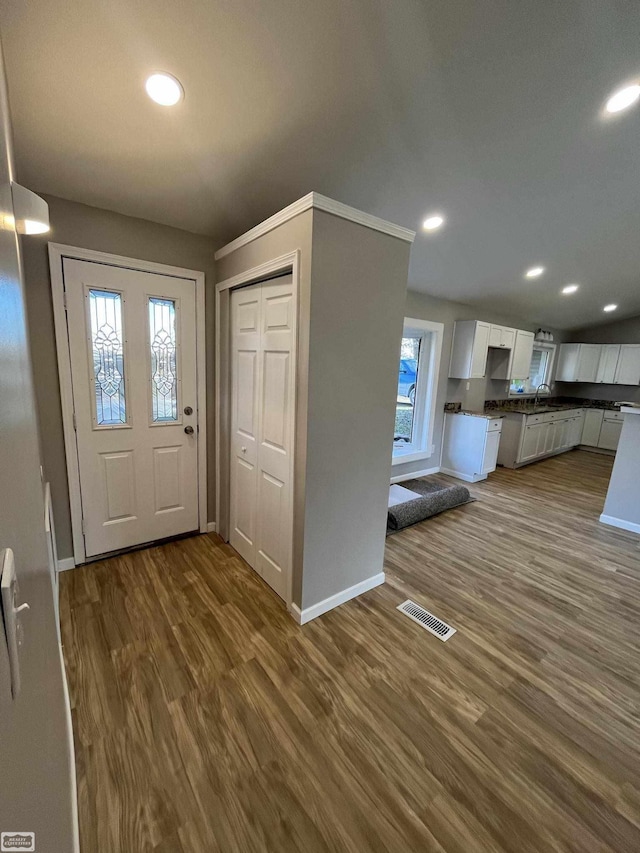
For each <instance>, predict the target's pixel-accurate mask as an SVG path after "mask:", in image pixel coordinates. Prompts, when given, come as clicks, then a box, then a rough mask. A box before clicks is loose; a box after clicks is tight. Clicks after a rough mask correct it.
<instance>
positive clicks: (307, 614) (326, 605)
mask: <svg viewBox="0 0 640 853" xmlns="http://www.w3.org/2000/svg"><path fill="white" fill-rule="evenodd" d="M383 583H384V572H380V574H378V575H374V576H373V577H371V578H367V579H366V580H364V581H360V583H357V584H355V585H354V586H350V587H349V588H348V589H343V590H342V592H338V593H336V594H335V595H332V596H330V597H329V598H325V599H324V601H319V602H318V603H317V604H314V605H313V606H312V607H305V609H304V610H300V608H299V607H298V605H297V604H292V605H291V613H292V614H293V618H294V619H295V620H296V622H297V623H298V625H305V624H306V623H307V622H311V620H312V619H316V618H317V617H318V616H322V614H323V613H327V612H328V611H329V610H333V608H334V607H338V606H339V605H340V604H344V603H345V601H349V600H350V599H352V598H356V597H357V596H358V595H362V593H363V592H368V591H369V590H370V589H373V588H374V587H375V586H380V584H383Z"/></svg>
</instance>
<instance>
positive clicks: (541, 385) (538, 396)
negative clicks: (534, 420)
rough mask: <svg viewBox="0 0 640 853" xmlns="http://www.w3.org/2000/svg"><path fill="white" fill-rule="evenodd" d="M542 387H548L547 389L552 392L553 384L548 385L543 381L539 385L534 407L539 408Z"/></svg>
mask: <svg viewBox="0 0 640 853" xmlns="http://www.w3.org/2000/svg"><path fill="white" fill-rule="evenodd" d="M541 388H546V389H547V391H548V392H549V393H551V386H550V385H547V383H546V382H541V383H540V385H538V387H537V388H536V396H535V397H534V398H533V408H534V409H537V408H538V401H539V399H540V389H541Z"/></svg>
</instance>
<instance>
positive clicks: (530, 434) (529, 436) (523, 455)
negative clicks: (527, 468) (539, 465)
mask: <svg viewBox="0 0 640 853" xmlns="http://www.w3.org/2000/svg"><path fill="white" fill-rule="evenodd" d="M545 426H546V424H529V426H526V427H525V428H524V435H523V437H522V447H521V448H520V457H519V459H518V462H528V461H530V460H531V459H535V458H536V456H538V446H539V443H540V437H541V436H542V428H543V427H545Z"/></svg>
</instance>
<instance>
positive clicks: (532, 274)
mask: <svg viewBox="0 0 640 853" xmlns="http://www.w3.org/2000/svg"><path fill="white" fill-rule="evenodd" d="M543 272H544V267H531V269H530V270H527V271H526V273H525V274H524V277H525V278H538V276H541V275H542V273H543Z"/></svg>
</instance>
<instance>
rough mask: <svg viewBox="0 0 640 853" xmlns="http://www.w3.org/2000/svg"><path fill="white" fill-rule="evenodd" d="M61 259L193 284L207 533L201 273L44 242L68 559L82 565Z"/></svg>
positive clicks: (201, 508)
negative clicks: (66, 501) (68, 523)
mask: <svg viewBox="0 0 640 853" xmlns="http://www.w3.org/2000/svg"><path fill="white" fill-rule="evenodd" d="M64 258H70V259H73V260H78V261H93V262H94V263H100V264H105V265H107V266H112V267H124V268H126V269H132V270H138V271H140V272H149V273H157V274H159V275H166V276H171V277H172V278H183V279H187V280H190V281H193V282H194V283H195V286H196V372H197V377H196V381H197V397H198V401H197V405H198V525H199V529H200V532H201V533H206V532H207V382H206V364H207V360H206V341H205V304H204V298H205V280H204V272H200V271H199V270H189V269H184V268H182V267H172V266H168V265H166V264H157V263H154V262H153V261H141V260H138V259H137V258H127V257H124V256H122V255H112V254H110V253H108V252H97V251H95V250H93V249H82V248H79V247H77V246H65V245H63V244H62V243H49V270H50V275H51V297H52V300H53V321H54V327H55V332H56V353H57V358H58V376H59V378H60V402H61V405H62V424H63V431H64V449H65V454H66V467H67V482H68V485H69V505H70V510H71V532H72V537H73V558H74V561H75V564H76V566H77V565H79V564H80V563H84V562H85V559H86V552H85V546H84V536H83V534H82V499H81V492H80V469H79V466H78V445H77V439H76V431H75V429H74V426H73V391H72V384H71V358H70V355H69V336H68V330H67V317H66V311H65V304H64V277H63V270H62V263H63V259H64Z"/></svg>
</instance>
